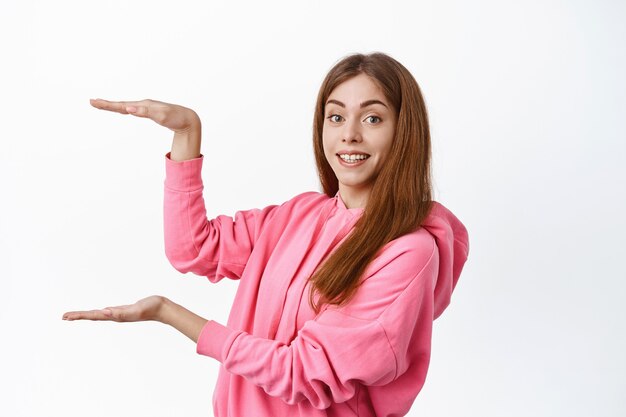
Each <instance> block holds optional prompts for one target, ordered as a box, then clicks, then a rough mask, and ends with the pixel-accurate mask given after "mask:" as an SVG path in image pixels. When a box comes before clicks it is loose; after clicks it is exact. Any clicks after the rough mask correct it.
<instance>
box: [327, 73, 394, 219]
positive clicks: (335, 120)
mask: <svg viewBox="0 0 626 417" xmlns="http://www.w3.org/2000/svg"><path fill="white" fill-rule="evenodd" d="M396 120H397V115H396V111H395V110H394V109H393V107H392V106H391V103H389V102H388V101H387V99H386V98H385V95H384V94H383V92H382V90H381V89H380V87H379V86H378V85H377V84H376V83H375V82H374V81H373V79H372V78H370V77H369V76H368V75H366V74H363V73H361V74H359V75H357V76H355V77H352V78H350V79H349V80H347V81H344V82H343V83H341V84H339V85H338V86H337V87H335V89H334V90H333V91H332V92H331V93H330V95H329V96H328V100H326V103H325V110H324V127H323V130H322V141H323V145H324V154H325V156H326V159H327V160H328V163H329V164H330V166H331V167H332V169H333V171H334V172H335V175H336V176H337V179H338V180H339V194H340V195H341V198H342V200H343V201H344V203H345V204H346V207H348V208H354V207H365V204H367V199H368V197H369V192H370V190H371V188H372V185H373V181H374V179H375V178H376V176H377V175H378V173H379V171H380V169H381V167H382V164H383V162H384V161H385V158H386V157H387V154H388V153H389V150H390V149H391V142H392V140H393V137H394V134H395V129H396ZM351 155H354V156H351ZM342 156H343V158H342Z"/></svg>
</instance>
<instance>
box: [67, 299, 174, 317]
mask: <svg viewBox="0 0 626 417" xmlns="http://www.w3.org/2000/svg"><path fill="white" fill-rule="evenodd" d="M162 304H163V297H162V296H159V295H152V296H150V297H146V298H143V299H141V300H139V301H137V302H136V303H135V304H129V305H122V306H116V307H106V308H103V309H100V310H88V311H68V312H67V313H65V314H63V320H70V321H72V320H108V321H117V322H131V321H148V320H156V319H157V317H158V313H159V310H160V308H161V306H162Z"/></svg>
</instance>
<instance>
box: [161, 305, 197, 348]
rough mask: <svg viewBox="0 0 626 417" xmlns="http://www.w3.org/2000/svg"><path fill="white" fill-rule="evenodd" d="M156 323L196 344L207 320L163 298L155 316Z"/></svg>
mask: <svg viewBox="0 0 626 417" xmlns="http://www.w3.org/2000/svg"><path fill="white" fill-rule="evenodd" d="M156 319H157V320H158V321H160V322H161V323H164V324H168V325H170V326H172V327H173V328H175V329H176V330H178V331H179V332H181V333H182V334H184V335H185V336H187V337H188V338H190V339H191V340H193V341H194V343H198V336H199V335H200V331H201V330H202V328H203V327H204V325H205V324H206V322H207V320H206V319H204V318H202V317H200V316H198V315H197V314H195V313H193V312H191V311H189V310H187V309H186V308H185V307H183V306H181V305H178V304H176V303H175V302H173V301H171V300H169V299H167V298H165V297H163V302H162V305H161V307H160V308H159V312H158V314H157V318H156Z"/></svg>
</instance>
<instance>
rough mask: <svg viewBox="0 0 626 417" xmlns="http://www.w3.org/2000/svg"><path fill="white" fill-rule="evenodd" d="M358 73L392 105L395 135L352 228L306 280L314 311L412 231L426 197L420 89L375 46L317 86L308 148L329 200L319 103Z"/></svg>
mask: <svg viewBox="0 0 626 417" xmlns="http://www.w3.org/2000/svg"><path fill="white" fill-rule="evenodd" d="M361 73H365V74H366V75H368V76H369V77H371V78H372V79H373V80H374V82H376V83H377V84H378V86H379V87H380V88H381V89H382V91H383V93H384V94H385V97H386V98H387V100H389V101H390V103H391V104H392V105H393V107H394V109H395V111H396V114H397V124H396V129H395V136H394V138H393V141H392V144H391V149H390V151H389V153H388V155H387V159H386V161H384V163H383V166H382V167H381V170H380V172H379V174H378V176H377V177H376V179H375V181H374V183H373V185H372V190H371V192H370V195H369V198H368V201H367V205H366V207H365V209H364V210H363V213H362V214H361V217H360V218H359V220H358V221H357V222H356V224H355V226H354V229H353V230H352V232H351V233H350V234H349V235H348V236H347V237H346V240H345V241H344V242H343V243H342V244H341V245H340V246H339V247H338V248H337V249H336V250H334V251H333V252H332V253H331V254H330V256H329V257H328V259H326V260H325V261H324V262H323V263H322V264H321V266H320V267H319V268H318V269H317V270H316V272H315V273H314V274H313V276H311V278H310V280H311V291H310V293H309V303H310V304H311V306H312V308H313V309H314V310H315V311H316V312H319V311H320V309H321V307H322V306H323V305H324V304H336V305H343V304H345V303H347V302H348V301H349V300H350V298H351V297H352V296H353V295H354V293H355V292H356V290H357V288H358V286H359V283H360V280H359V278H360V277H361V275H362V274H363V273H364V271H365V269H366V267H367V266H368V265H369V263H370V262H371V261H372V260H373V259H374V258H375V257H376V255H377V253H378V251H379V250H380V249H381V248H382V247H383V246H384V245H385V244H386V243H388V242H390V241H392V240H394V239H396V238H398V237H400V236H402V235H404V234H407V233H410V232H412V231H414V230H416V229H417V228H418V227H419V226H420V225H421V224H422V222H423V221H424V219H425V218H426V216H427V215H428V212H429V211H430V208H431V203H432V186H431V173H430V160H431V145H430V129H429V124H428V114H427V112H426V105H425V103H424V99H423V97H422V93H421V91H420V88H419V86H418V84H417V82H416V81H415V78H413V76H412V75H411V73H410V72H409V71H408V70H407V69H406V68H405V67H404V66H403V65H402V64H400V63H399V62H398V61H396V60H395V59H393V58H391V57H390V56H388V55H386V54H383V53H379V52H377V53H372V54H367V55H364V54H353V55H349V56H347V57H345V58H343V59H342V60H340V61H339V62H338V63H337V64H335V66H334V67H333V68H331V70H330V71H329V72H328V74H327V75H326V78H325V79H324V81H323V82H322V85H321V87H320V91H319V94H318V96H317V104H316V107H315V116H314V119H313V148H314V151H315V160H316V164H317V171H318V175H319V178H320V182H321V184H322V188H323V191H324V193H325V194H326V195H327V196H329V197H331V198H332V197H334V196H335V195H336V193H337V191H338V190H339V184H338V180H337V177H336V176H335V173H334V172H333V170H332V168H331V166H330V164H329V163H328V161H327V160H326V157H325V155H324V147H323V143H322V129H323V126H324V111H325V103H326V100H327V99H328V97H329V96H330V94H331V92H332V91H333V90H334V89H335V87H337V86H338V85H339V84H341V83H343V82H344V81H346V80H348V79H350V78H352V77H354V76H356V75H359V74H361ZM316 293H317V294H318V295H319V299H318V300H317V301H315V294H316Z"/></svg>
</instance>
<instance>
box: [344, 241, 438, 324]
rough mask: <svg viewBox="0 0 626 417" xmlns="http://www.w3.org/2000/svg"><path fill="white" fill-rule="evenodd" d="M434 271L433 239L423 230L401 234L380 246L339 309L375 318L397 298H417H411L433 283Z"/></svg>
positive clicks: (434, 251) (356, 315)
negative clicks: (355, 287)
mask: <svg viewBox="0 0 626 417" xmlns="http://www.w3.org/2000/svg"><path fill="white" fill-rule="evenodd" d="M437 270H438V252H437V246H436V245H435V241H434V238H433V237H432V236H431V235H430V234H429V233H428V232H427V231H426V230H423V229H420V230H416V231H415V232H412V233H409V234H406V235H403V236H401V237H399V238H397V239H394V240H393V241H391V242H389V243H387V244H386V245H385V246H383V248H382V249H381V250H380V251H379V253H378V255H377V256H376V258H375V259H374V260H373V261H372V262H371V263H370V264H369V265H368V267H367V268H366V270H365V273H364V275H363V277H362V280H361V283H360V285H359V288H358V289H357V291H356V293H355V295H354V297H353V298H352V299H351V300H350V301H349V302H348V304H346V305H345V306H343V307H340V308H339V309H341V311H342V312H343V313H344V314H348V315H350V316H353V317H358V318H361V319H366V320H373V319H377V318H379V317H380V316H381V315H382V314H383V313H384V312H385V311H386V310H387V309H388V308H389V307H390V306H391V305H393V304H397V301H398V300H399V299H402V300H406V299H416V297H413V295H415V294H416V293H422V292H423V289H424V288H426V287H430V286H431V284H433V283H434V280H435V277H436V274H437ZM402 294H409V296H408V298H407V296H406V295H405V297H402Z"/></svg>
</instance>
